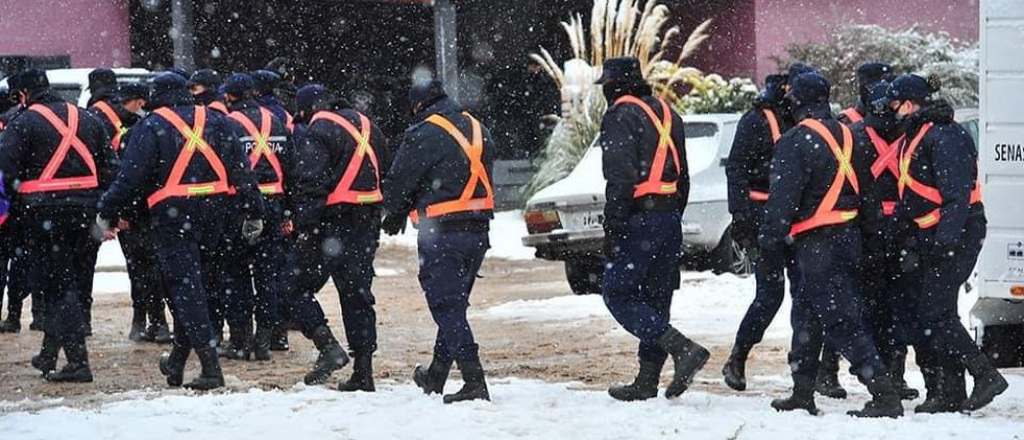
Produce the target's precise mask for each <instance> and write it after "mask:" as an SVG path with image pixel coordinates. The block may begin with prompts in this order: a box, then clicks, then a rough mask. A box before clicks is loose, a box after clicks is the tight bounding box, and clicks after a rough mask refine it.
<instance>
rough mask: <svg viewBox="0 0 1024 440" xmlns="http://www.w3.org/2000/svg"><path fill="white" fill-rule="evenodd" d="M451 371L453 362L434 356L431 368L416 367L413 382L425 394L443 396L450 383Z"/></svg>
mask: <svg viewBox="0 0 1024 440" xmlns="http://www.w3.org/2000/svg"><path fill="white" fill-rule="evenodd" d="M451 369H452V362H451V361H444V360H441V359H439V358H438V357H437V356H434V359H433V360H432V361H430V366H429V367H427V368H423V366H421V365H417V366H416V369H415V370H414V371H413V372H412V381H413V382H416V386H418V387H420V389H421V390H423V392H424V393H425V394H428V395H429V394H435V393H436V394H443V393H444V384H445V382H447V381H448V373H449V372H450V371H451Z"/></svg>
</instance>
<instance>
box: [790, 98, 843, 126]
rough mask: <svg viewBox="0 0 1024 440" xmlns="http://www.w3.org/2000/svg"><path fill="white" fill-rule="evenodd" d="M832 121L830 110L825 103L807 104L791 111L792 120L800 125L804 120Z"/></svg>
mask: <svg viewBox="0 0 1024 440" xmlns="http://www.w3.org/2000/svg"><path fill="white" fill-rule="evenodd" d="M807 118H812V119H820V120H825V119H834V118H833V116H832V108H831V107H829V105H828V103H827V102H819V103H815V104H807V105H804V106H803V107H799V108H797V109H795V110H793V119H794V120H795V121H796V122H797V123H800V121H803V120H804V119H807Z"/></svg>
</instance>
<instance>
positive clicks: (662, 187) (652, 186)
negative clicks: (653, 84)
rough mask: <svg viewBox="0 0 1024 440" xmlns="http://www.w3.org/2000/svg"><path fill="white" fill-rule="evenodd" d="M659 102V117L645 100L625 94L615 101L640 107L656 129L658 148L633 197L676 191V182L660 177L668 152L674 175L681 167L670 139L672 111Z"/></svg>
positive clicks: (616, 103)
mask: <svg viewBox="0 0 1024 440" xmlns="http://www.w3.org/2000/svg"><path fill="white" fill-rule="evenodd" d="M658 102H660V103H661V112H662V115H663V116H662V117H661V118H659V117H658V115H657V114H656V113H654V109H652V108H651V106H649V105H647V103H646V102H644V101H643V100H641V99H640V98H637V97H635V96H630V95H626V96H623V97H621V98H619V99H617V100H616V101H615V105H619V104H633V105H636V106H638V107H640V109H641V110H643V111H644V113H646V114H647V117H648V118H650V120H651V123H652V124H654V129H655V130H657V131H658V148H657V150H655V153H654V161H653V162H652V163H651V173H650V174H649V175H648V176H647V180H646V181H645V182H642V183H640V184H639V185H637V186H636V189H634V190H633V198H635V199H639V198H641V197H644V196H648V195H652V194H654V195H672V194H675V193H676V192H677V191H678V185H677V183H676V182H664V181H662V177H663V176H664V175H665V164H666V162H668V152H669V151H671V152H672V157H673V158H674V159H675V160H674V162H673V164H675V167H676V175H677V176H678V175H679V173H680V171H681V168H680V165H679V150H678V149H676V143H675V141H673V140H672V111H671V110H670V109H669V106H668V103H667V102H665V101H664V100H663V99H658Z"/></svg>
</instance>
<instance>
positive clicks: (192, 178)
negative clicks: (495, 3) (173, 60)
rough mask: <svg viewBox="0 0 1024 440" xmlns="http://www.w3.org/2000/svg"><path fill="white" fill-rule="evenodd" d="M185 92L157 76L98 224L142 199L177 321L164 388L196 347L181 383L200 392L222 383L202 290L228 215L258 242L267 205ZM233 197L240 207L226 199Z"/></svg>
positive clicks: (227, 128)
mask: <svg viewBox="0 0 1024 440" xmlns="http://www.w3.org/2000/svg"><path fill="white" fill-rule="evenodd" d="M186 87H187V86H186V80H185V78H182V77H181V76H180V75H177V74H172V73H163V74H160V75H158V76H157V77H156V78H154V79H153V94H152V96H151V98H150V106H151V107H153V108H154V109H155V110H154V111H153V113H151V114H150V115H149V116H147V117H146V118H145V119H143V120H142V122H141V123H140V124H139V125H138V126H137V127H136V128H135V129H133V130H132V135H131V139H130V140H129V144H130V145H131V147H130V148H128V150H127V151H126V152H125V157H124V166H123V167H122V171H121V173H120V174H119V175H118V179H117V181H115V182H114V184H113V185H112V186H111V188H110V190H109V191H107V193H106V194H104V195H103V198H102V199H101V201H100V204H99V208H100V213H99V217H98V218H97V223H99V224H100V225H101V226H102V227H104V228H105V229H110V228H112V227H113V226H114V225H116V224H117V220H118V219H119V218H120V216H121V213H122V212H123V211H124V210H125V209H126V208H127V207H128V206H129V205H130V204H131V202H132V200H134V199H135V197H136V195H137V194H141V195H143V196H144V197H146V202H147V205H148V206H149V209H150V215H151V219H152V225H153V233H154V236H155V238H156V240H157V246H158V258H159V259H160V265H161V268H162V270H163V275H164V280H165V282H166V283H167V284H168V290H169V291H170V292H171V299H172V305H173V308H172V311H173V313H174V316H175V320H174V321H175V326H174V332H175V335H174V344H173V345H172V349H171V352H170V353H169V354H165V355H164V356H163V357H162V358H161V360H160V371H161V372H162V373H163V374H164V375H165V376H167V384H168V385H171V386H182V383H183V382H184V378H183V376H184V369H185V363H186V361H187V360H188V356H189V353H190V351H191V350H195V352H196V355H197V356H198V357H199V361H200V363H201V364H202V373H201V375H200V376H199V377H198V378H196V379H195V380H193V381H192V382H190V383H188V384H186V385H185V387H187V388H194V389H201V390H205V389H212V388H218V387H222V386H224V376H223V373H222V372H221V368H220V363H219V362H218V360H217V349H216V345H215V341H214V337H213V336H214V335H213V329H212V327H211V323H210V316H209V311H208V308H207V305H206V289H205V286H206V284H207V283H208V281H209V280H210V279H213V278H215V277H216V276H217V272H216V271H215V270H216V266H215V264H213V263H214V262H216V261H217V259H218V258H222V254H223V253H224V252H225V250H224V249H223V248H222V247H221V246H219V245H220V244H221V243H222V242H223V241H222V240H221V235H223V234H225V233H228V232H229V231H227V230H226V228H227V227H228V226H229V224H228V222H226V221H225V219H226V218H230V216H237V215H242V216H244V218H246V221H245V222H244V224H243V225H242V233H243V235H244V236H245V237H246V238H249V239H255V238H256V237H258V236H259V234H260V232H262V229H263V222H262V220H260V219H261V217H262V214H263V200H262V197H260V194H259V189H258V187H257V186H256V179H255V177H254V174H253V172H252V170H251V169H250V167H249V160H248V158H247V157H246V156H245V153H244V150H243V149H242V146H241V145H240V144H239V141H238V138H237V137H236V136H235V134H234V129H233V127H232V124H231V123H230V122H229V121H228V119H227V118H225V117H223V116H221V115H220V114H218V113H216V112H211V111H208V110H207V109H206V108H205V107H203V106H196V105H194V100H193V98H192V95H191V94H190V93H189V91H188V89H187V88H186ZM232 192H236V193H237V194H236V196H235V197H236V198H237V199H238V201H237V202H236V201H234V200H230V199H229V197H228V195H229V194H231V193H232ZM232 226H233V224H232Z"/></svg>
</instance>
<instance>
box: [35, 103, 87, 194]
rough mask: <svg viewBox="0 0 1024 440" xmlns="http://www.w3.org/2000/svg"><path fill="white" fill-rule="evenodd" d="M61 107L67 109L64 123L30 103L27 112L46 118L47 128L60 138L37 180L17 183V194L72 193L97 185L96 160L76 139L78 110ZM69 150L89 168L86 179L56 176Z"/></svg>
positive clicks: (41, 106) (68, 106)
mask: <svg viewBox="0 0 1024 440" xmlns="http://www.w3.org/2000/svg"><path fill="white" fill-rule="evenodd" d="M65 105H66V106H67V109H68V121H67V124H65V123H64V121H62V120H61V119H60V117H58V116H57V115H56V114H55V113H54V112H53V110H50V108H49V107H46V106H45V105H42V104H34V105H32V106H31V107H29V108H28V111H31V112H35V113H38V114H39V115H40V116H42V117H43V118H44V119H46V121H47V122H49V123H50V127H52V128H53V129H54V130H55V131H57V133H58V134H60V135H61V140H60V144H58V145H57V149H56V150H55V151H54V152H53V156H51V157H50V161H49V162H48V163H47V164H46V168H43V172H42V174H40V175H39V178H38V179H36V180H28V181H23V182H21V185H20V186H18V192H19V193H22V194H29V193H41V192H56V191H73V190H81V189H93V188H97V187H99V186H100V184H99V179H98V177H97V174H96V161H95V159H93V157H92V152H90V151H89V147H87V146H86V145H85V143H83V142H82V140H81V139H80V138H79V137H78V117H79V114H78V107H75V106H73V105H71V104H65ZM71 149H74V150H75V153H78V156H79V157H81V158H82V161H83V162H85V166H86V167H88V168H89V174H88V175H86V176H75V177H56V175H57V172H58V171H59V170H60V167H61V165H63V164H64V162H65V161H66V160H67V158H68V153H70V152H71Z"/></svg>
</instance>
